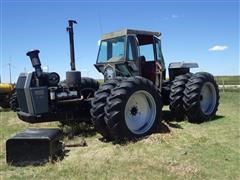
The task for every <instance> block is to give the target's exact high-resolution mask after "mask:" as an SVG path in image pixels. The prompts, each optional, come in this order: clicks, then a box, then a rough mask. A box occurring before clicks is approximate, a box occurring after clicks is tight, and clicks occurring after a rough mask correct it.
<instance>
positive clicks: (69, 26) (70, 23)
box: [67, 20, 77, 71]
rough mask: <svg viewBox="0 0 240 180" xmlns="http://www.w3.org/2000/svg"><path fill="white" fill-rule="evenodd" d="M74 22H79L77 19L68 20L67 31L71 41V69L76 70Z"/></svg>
mask: <svg viewBox="0 0 240 180" xmlns="http://www.w3.org/2000/svg"><path fill="white" fill-rule="evenodd" d="M73 24H77V21H75V20H69V21H68V27H67V31H68V33H69V43H70V65H71V70H72V71H75V70H76V66H75V53H74V39H73Z"/></svg>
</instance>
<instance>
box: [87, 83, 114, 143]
mask: <svg viewBox="0 0 240 180" xmlns="http://www.w3.org/2000/svg"><path fill="white" fill-rule="evenodd" d="M117 84H118V80H109V81H107V82H105V83H104V84H103V85H101V86H100V88H99V90H98V91H96V92H95V95H94V98H93V99H92V101H91V104H92V108H91V110H90V113H91V120H92V123H93V125H94V128H95V129H96V131H97V132H98V133H100V134H101V135H102V136H103V138H104V139H106V140H110V139H111V136H110V134H109V131H108V129H107V126H106V123H105V121H104V116H105V112H104V107H105V105H106V99H107V97H108V96H109V95H110V93H111V89H113V88H114V87H116V86H117Z"/></svg>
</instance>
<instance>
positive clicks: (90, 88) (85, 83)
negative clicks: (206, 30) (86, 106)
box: [81, 77, 99, 99]
mask: <svg viewBox="0 0 240 180" xmlns="http://www.w3.org/2000/svg"><path fill="white" fill-rule="evenodd" d="M98 88H99V83H98V82H97V81H96V80H95V79H92V78H88V77H82V78H81V94H82V96H83V98H84V99H88V98H91V97H93V96H94V93H95V91H97V90H98Z"/></svg>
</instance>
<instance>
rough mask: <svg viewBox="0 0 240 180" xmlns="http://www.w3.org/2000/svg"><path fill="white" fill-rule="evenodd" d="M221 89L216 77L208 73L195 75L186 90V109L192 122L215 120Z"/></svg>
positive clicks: (184, 99)
mask: <svg viewBox="0 0 240 180" xmlns="http://www.w3.org/2000/svg"><path fill="white" fill-rule="evenodd" d="M219 98H220V96H219V89H218V85H217V83H216V81H215V80H214V77H213V76H212V75H211V74H209V73H206V72H199V73H196V74H194V75H193V76H192V77H191V78H190V79H189V80H188V82H187V84H186V88H185V90H184V98H183V101H184V109H185V111H186V112H187V118H188V120H189V121H190V122H194V123H201V122H203V121H206V120H209V119H213V118H214V117H215V115H216V112H217V110H218V105H219Z"/></svg>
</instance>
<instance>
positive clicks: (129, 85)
mask: <svg viewBox="0 0 240 180" xmlns="http://www.w3.org/2000/svg"><path fill="white" fill-rule="evenodd" d="M161 112H162V101H161V95H160V94H159V93H158V90H157V89H156V88H155V86H154V85H153V83H152V82H151V81H149V80H148V79H145V78H143V77H130V78H128V79H127V80H125V81H122V82H121V84H119V86H117V87H116V88H114V89H113V90H112V91H111V95H110V96H109V97H108V98H107V105H106V107H105V114H106V115H105V122H106V124H107V126H108V129H109V130H110V133H111V136H112V137H114V139H115V140H117V141H118V140H127V139H129V140H131V139H135V138H139V137H143V136H146V135H148V134H150V133H152V132H153V131H154V129H155V127H156V126H157V124H158V123H159V122H160V118H161Z"/></svg>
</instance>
